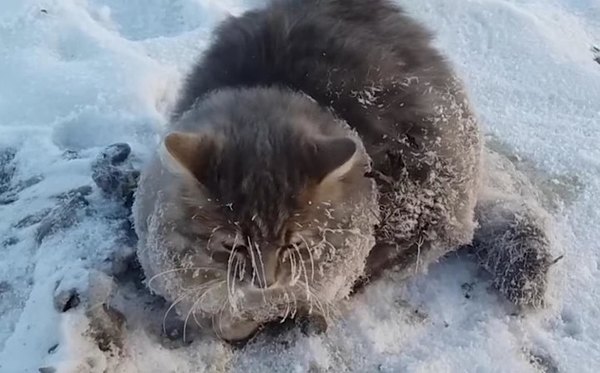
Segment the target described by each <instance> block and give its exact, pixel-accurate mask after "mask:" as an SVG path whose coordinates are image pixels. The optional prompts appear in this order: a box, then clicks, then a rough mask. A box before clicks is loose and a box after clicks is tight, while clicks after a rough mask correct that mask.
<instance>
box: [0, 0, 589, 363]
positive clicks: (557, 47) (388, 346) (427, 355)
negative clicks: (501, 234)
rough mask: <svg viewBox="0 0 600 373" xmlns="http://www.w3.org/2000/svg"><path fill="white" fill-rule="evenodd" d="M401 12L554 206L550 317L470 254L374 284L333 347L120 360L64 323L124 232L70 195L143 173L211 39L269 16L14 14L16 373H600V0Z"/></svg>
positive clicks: (1, 32)
mask: <svg viewBox="0 0 600 373" xmlns="http://www.w3.org/2000/svg"><path fill="white" fill-rule="evenodd" d="M399 2H400V3H401V4H402V5H404V6H405V7H406V9H407V10H408V11H409V12H410V13H411V14H413V15H414V16H415V17H417V18H418V19H420V20H422V21H423V22H424V23H426V24H427V25H428V26H429V27H430V28H431V29H432V30H434V31H435V32H436V35H437V45H438V46H439V47H440V48H441V49H442V50H444V51H445V52H446V53H447V55H448V56H449V57H450V59H451V60H452V62H453V63H454V64H455V66H456V68H457V70H458V71H459V72H460V74H461V76H463V77H464V79H465V81H466V83H467V85H468V87H469V90H470V91H471V93H472V99H473V102H474V106H475V107H476V109H477V111H478V112H479V114H480V117H481V120H482V125H483V126H484V127H485V131H486V134H487V137H488V139H489V141H490V143H491V144H493V146H494V147H496V148H497V149H500V150H501V151H503V152H505V153H509V154H510V155H511V158H512V159H513V160H514V162H515V163H516V164H517V165H518V167H520V168H521V169H523V170H525V171H526V172H528V173H529V174H530V177H531V178H532V179H534V180H535V182H536V185H537V186H538V187H539V188H540V189H541V190H543V193H544V195H545V196H547V197H548V198H549V199H551V200H552V203H550V205H551V212H552V213H553V215H554V216H555V219H556V220H557V225H556V228H555V233H556V235H557V236H558V237H561V242H562V245H563V246H562V251H563V252H564V253H565V260H563V261H561V262H560V263H559V264H558V265H559V266H560V267H561V270H560V271H557V272H563V273H565V274H566V275H565V276H564V277H560V276H558V277H557V278H559V280H558V285H557V288H556V289H559V290H560V291H558V292H556V293H553V294H554V295H553V297H554V298H553V302H552V305H551V306H550V307H549V308H548V309H547V310H543V311H539V312H536V313H531V314H527V315H524V316H523V315H516V314H515V313H514V312H513V310H511V307H510V306H509V305H508V304H507V303H506V301H504V300H503V299H501V298H500V297H499V296H498V295H497V293H495V292H494V291H489V290H488V286H489V284H488V283H487V280H486V278H485V276H483V275H482V274H481V273H479V272H478V270H477V268H476V266H475V265H474V264H472V263H471V262H469V261H468V260H467V259H466V258H463V257H460V256H458V255H456V256H451V257H450V258H447V259H445V260H444V261H442V262H441V263H439V264H436V265H434V266H433V267H431V268H430V270H429V272H428V273H427V274H424V275H419V276H417V277H416V278H414V279H412V280H410V281H408V282H406V283H404V284H397V283H394V282H393V281H383V282H380V283H378V284H375V285H373V286H372V287H371V289H370V290H369V291H368V293H367V294H365V295H361V296H358V297H357V298H355V299H353V300H351V301H350V302H349V304H348V305H346V308H347V309H348V310H347V312H345V313H344V314H343V315H342V316H341V319H340V320H339V321H338V322H337V323H336V325H333V326H332V327H331V328H330V330H329V332H328V333H327V334H326V335H312V334H310V335H309V336H306V335H303V334H302V333H301V332H299V331H292V332H291V333H292V335H291V336H290V335H289V333H288V336H287V337H278V338H276V340H275V341H273V340H268V338H258V339H257V340H256V341H254V342H253V343H251V344H250V345H248V346H246V348H245V349H243V350H236V349H232V348H231V347H230V346H228V345H223V344H220V343H217V342H213V341H203V340H196V341H195V342H193V343H192V344H191V345H189V346H185V347H179V348H175V347H173V346H171V347H168V346H165V345H163V344H160V343H158V342H156V338H155V336H153V335H152V334H151V333H148V332H147V331H146V330H144V329H143V328H134V327H132V326H130V325H129V326H128V327H127V330H126V332H125V337H124V341H123V348H122V349H121V351H120V353H118V354H116V355H114V354H113V355H111V353H110V352H103V351H101V350H100V349H99V347H98V346H97V344H96V343H94V342H93V340H94V339H93V338H91V337H90V336H89V335H88V334H89V333H86V330H87V329H88V328H87V326H88V323H89V321H88V318H87V317H86V315H85V314H84V311H83V310H82V309H81V308H82V307H73V309H71V310H69V311H67V312H64V313H60V312H58V311H57V310H56V306H55V294H57V293H60V292H61V290H67V291H68V290H69V289H70V288H78V287H80V288H81V287H85V286H86V282H87V278H88V272H89V271H90V270H91V269H92V268H97V267H99V266H100V267H101V266H102V264H103V263H105V262H106V259H107V258H109V257H111V255H113V253H114V252H115V251H118V250H119V247H120V245H122V243H121V241H119V237H115V232H116V231H118V227H119V224H121V223H122V219H120V218H119V217H118V216H115V215H117V213H118V211H119V209H118V207H117V206H116V204H115V203H113V202H110V201H108V200H107V199H105V197H104V196H102V194H101V193H100V192H99V191H98V190H97V188H96V187H94V189H93V190H92V191H91V193H90V194H89V195H88V192H89V191H87V190H85V189H83V190H80V194H85V195H86V196H85V198H83V197H77V196H75V198H74V197H73V195H71V196H70V197H69V196H64V195H61V193H64V192H67V191H70V190H72V189H74V188H78V187H81V186H86V185H94V184H93V182H92V180H91V170H90V167H91V164H92V162H93V161H94V160H95V159H96V157H97V155H98V154H99V153H100V152H101V151H102V150H103V149H104V148H105V147H106V146H107V145H109V144H112V143H116V142H127V143H129V144H130V145H131V146H132V148H133V153H134V154H135V155H136V157H137V158H138V160H140V161H143V160H144V158H145V157H147V156H148V154H149V153H150V152H151V151H153V149H154V148H155V144H156V141H157V137H156V134H157V133H158V132H159V131H160V129H161V126H163V125H164V124H165V118H166V114H167V113H168V110H169V105H170V104H171V103H172V102H173V99H174V95H175V94H176V92H177V87H178V85H179V83H180V81H181V78H182V76H183V74H184V73H185V71H186V70H187V69H188V68H189V67H190V64H191V63H192V61H193V60H194V58H196V56H197V55H198V54H199V53H200V52H201V51H202V49H203V48H205V47H206V45H207V43H208V42H209V40H210V31H211V29H212V27H214V26H215V24H216V23H217V22H218V21H219V20H221V19H222V18H223V17H224V16H226V15H227V14H229V13H233V14H238V13H240V12H242V11H243V10H244V9H247V8H248V7H251V6H252V5H254V4H256V3H260V1H258V0H254V1H244V0H237V1H236V0H172V1H164V0H2V5H1V6H0V8H1V9H2V10H1V11H0V372H2V373H20V372H37V371H38V369H39V368H42V367H46V368H47V369H45V370H41V371H42V372H46V373H48V372H52V371H53V370H52V369H51V367H53V368H55V371H56V372H72V371H73V372H104V371H106V372H126V373H129V372H157V373H159V372H201V371H223V370H228V369H230V370H231V371H244V372H267V371H285V372H287V371H296V372H308V371H310V372H319V371H332V372H336V371H344V370H350V371H357V372H376V371H381V372H404V371H405V372H532V371H536V370H537V371H545V372H596V371H598V370H599V369H600V229H599V228H598V227H599V226H600V146H599V145H598V144H599V143H600V63H599V62H596V61H594V58H595V55H596V57H598V56H600V51H596V52H594V51H593V50H592V49H593V45H598V44H600V2H599V1H598V0H420V1H408V0H399ZM253 3H254V4H253ZM598 47H599V48H600V45H598ZM2 165H4V166H2ZM10 175H12V176H11V177H9V176H10ZM9 179H10V180H9ZM86 201H87V203H86ZM69 203H70V204H71V205H69ZM56 206H59V207H58V209H59V210H60V209H63V210H60V211H57V207H56ZM65 206H67V207H65ZM68 206H71V207H72V209H71V207H68ZM50 209H54V210H52V212H50V211H51V210H50ZM65 209H66V210H65ZM61 212H63V213H65V214H66V215H68V217H66V218H65V217H64V216H63V217H60V218H61V219H62V220H61V219H58V218H55V217H56V216H57V215H60V213H61ZM25 218H26V219H25ZM53 219H54V220H53ZM57 219H58V220H57ZM57 221H58V223H57ZM44 224H46V227H47V228H48V227H50V229H46V231H44V230H43V229H41V228H40V226H43V225H44ZM60 225H63V226H65V227H63V228H62V229H53V228H61V227H60ZM40 231H42V232H45V233H46V234H40ZM42 236H43V237H42ZM38 241H41V244H38ZM99 291H102V289H100V290H99ZM67 293H68V292H67ZM82 301H85V300H82ZM73 302H74V301H73ZM73 302H71V303H73ZM61 306H64V304H62V305H61ZM71 306H75V304H71ZM67 308H68V307H67ZM128 321H129V320H128Z"/></svg>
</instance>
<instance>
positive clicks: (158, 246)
mask: <svg viewBox="0 0 600 373" xmlns="http://www.w3.org/2000/svg"><path fill="white" fill-rule="evenodd" d="M171 122H172V123H171V124H170V127H169V133H168V134H166V136H165V137H164V141H163V144H162V147H161V149H160V151H159V152H158V154H157V156H156V157H155V159H154V160H152V161H151V162H150V164H149V165H148V168H147V169H146V170H145V172H143V174H142V177H141V180H140V185H139V189H138V191H137V196H136V202H135V206H134V217H135V227H136V231H137V234H138V236H139V238H140V242H139V249H138V256H139V260H140V263H141V265H142V267H143V270H144V272H145V274H146V276H147V284H148V286H149V287H150V288H151V289H153V290H155V291H156V292H158V293H159V294H161V295H162V296H164V297H165V298H167V299H168V300H169V301H171V302H172V303H173V307H174V308H175V309H176V310H177V312H178V313H179V315H180V316H181V317H182V318H183V319H184V320H185V321H186V323H187V322H188V321H189V320H194V322H195V323H197V324H199V325H201V326H208V327H212V328H213V329H214V330H215V332H216V333H217V334H218V335H219V336H220V337H222V338H224V339H227V340H237V339H243V338H246V337H247V336H249V335H251V334H252V333H253V332H254V331H255V330H256V329H257V328H258V327H260V325H262V324H264V323H266V322H269V321H272V320H280V319H286V318H291V317H294V316H296V315H298V314H305V313H313V314H315V313H316V314H320V315H323V316H325V317H327V316H328V312H329V310H330V309H331V308H333V307H335V304H336V302H339V301H340V300H342V299H344V298H346V297H347V296H349V294H351V292H352V290H353V288H354V287H357V286H360V285H364V284H365V283H366V282H367V281H369V280H372V279H373V278H375V277H377V276H379V275H380V274H381V273H382V272H383V271H384V270H386V269H394V270H396V271H397V272H398V273H400V274H401V275H409V274H412V273H414V272H415V270H418V269H424V268H426V266H427V265H428V264H430V263H432V262H434V261H436V260H437V259H439V258H440V257H441V256H443V255H444V254H446V253H448V252H449V251H451V250H454V249H456V248H458V247H460V246H463V245H468V244H471V243H472V242H473V243H474V250H475V251H476V253H477V254H478V256H479V257H480V259H481V263H482V264H483V265H484V267H485V268H487V269H489V270H490V271H491V272H492V274H493V275H494V276H495V283H496V284H497V286H498V287H499V289H500V290H501V291H502V292H503V293H504V294H505V295H507V296H508V297H509V298H510V299H511V300H512V301H513V302H515V303H517V304H521V305H534V306H535V305H539V304H540V303H541V301H542V300H543V294H544V291H545V275H546V270H547V268H548V266H549V264H550V262H551V258H550V255H549V253H548V252H547V246H548V240H547V238H546V237H545V233H544V230H543V229H541V228H540V229H537V230H535V232H533V231H532V230H531V229H529V228H530V227H531V226H532V225H533V226H536V224H537V220H536V219H535V218H532V219H527V218H526V216H525V217H524V218H523V215H522V214H519V213H518V212H515V211H513V210H507V211H504V213H503V215H502V217H503V219H501V220H497V219H496V220H493V221H492V220H489V221H488V222H487V225H482V227H481V228H480V229H479V232H481V234H480V235H477V234H476V236H475V240H473V238H474V232H475V227H476V223H475V211H476V203H477V200H478V192H479V189H480V179H481V175H480V174H481V160H480V158H481V153H482V141H481V137H480V133H479V129H478V125H477V121H476V118H475V117H474V115H473V112H472V110H471V108H470V106H469V102H468V100H467V97H466V96H465V93H464V91H463V87H462V85H461V82H460V81H459V79H457V77H456V76H455V74H454V73H453V71H452V70H451V68H450V67H449V65H448V64H447V63H446V62H445V60H444V58H442V57H441V56H440V54H439V53H438V52H437V51H436V50H434V49H433V48H432V47H431V46H430V36H429V34H428V33H427V32H426V31H425V30H424V29H423V28H422V27H421V26H420V25H418V24H417V23H415V22H414V21H413V20H411V19H410V18H408V17H407V16H406V15H405V14H404V13H403V12H402V11H401V10H400V9H398V8H397V7H396V6H395V5H392V4H391V3H390V2H389V1H385V0H275V1H272V2H271V3H270V4H269V5H268V6H267V7H266V8H265V9H263V10H256V11H250V12H247V13H245V14H244V15H242V16H241V17H238V18H229V19H228V20H226V21H225V22H224V23H223V24H222V25H221V26H220V27H219V28H218V30H217V31H216V34H215V40H214V42H213V44H212V46H211V47H210V48H208V50H207V51H206V52H205V54H204V56H203V57H202V59H201V60H200V61H199V63H198V64H197V65H196V66H195V67H194V68H193V70H192V72H191V74H190V75H189V77H188V79H187V82H186V84H185V85H184V88H183V90H182V92H181V96H180V98H179V101H178V103H177V107H176V109H175V112H174V115H173V117H172V121H171ZM500 205H502V204H499V203H496V204H494V203H486V205H485V206H483V205H481V206H482V209H478V214H482V215H481V216H482V217H479V220H480V221H482V222H485V221H486V219H485V218H483V217H485V216H487V215H486V214H487V212H486V211H487V210H491V212H490V213H493V211H494V210H495V209H496V207H494V206H500ZM501 207H502V208H504V207H505V206H504V205H502V206H501ZM517 217H519V218H517ZM528 227H529V228H528ZM526 228H527V229H526ZM511 229H512V231H511ZM509 231H510V232H513V233H512V234H508V235H507V234H504V235H503V232H509ZM524 232H525V233H524ZM530 233H531V234H534V235H535V239H530V238H528V237H530V236H531V234H530ZM498 235H502V237H503V239H504V241H502V240H496V239H497V236H498ZM496 241H497V242H498V243H502V245H504V246H507V245H508V246H510V247H511V248H513V251H512V252H511V253H512V254H515V255H519V253H520V252H527V253H528V254H527V255H526V258H527V259H526V261H525V262H523V263H521V264H519V265H518V266H517V267H515V266H514V261H513V260H511V259H510V258H507V256H510V255H512V254H510V255H508V254H506V253H504V251H503V247H504V246H502V245H494V242H496ZM505 241H506V242H505ZM507 276H510V278H507Z"/></svg>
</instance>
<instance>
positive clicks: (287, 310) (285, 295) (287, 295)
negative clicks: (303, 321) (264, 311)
mask: <svg viewBox="0 0 600 373" xmlns="http://www.w3.org/2000/svg"><path fill="white" fill-rule="evenodd" d="M283 300H284V301H285V306H286V309H285V314H284V315H283V319H281V323H282V324H283V323H284V322H285V320H287V317H288V315H289V314H290V296H289V294H288V291H287V290H284V291H283Z"/></svg>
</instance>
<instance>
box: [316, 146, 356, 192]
mask: <svg viewBox="0 0 600 373" xmlns="http://www.w3.org/2000/svg"><path fill="white" fill-rule="evenodd" d="M357 150H358V149H357V145H356V142H354V140H352V139H350V138H347V137H340V138H334V139H325V140H319V141H317V144H316V147H315V158H314V159H313V161H314V171H313V172H314V173H315V174H314V175H315V177H316V178H317V180H318V181H320V182H321V183H322V182H327V181H336V180H339V179H342V178H343V177H344V176H346V175H347V174H348V173H349V172H350V170H352V168H353V166H354V164H355V163H356V160H357V158H358V154H357Z"/></svg>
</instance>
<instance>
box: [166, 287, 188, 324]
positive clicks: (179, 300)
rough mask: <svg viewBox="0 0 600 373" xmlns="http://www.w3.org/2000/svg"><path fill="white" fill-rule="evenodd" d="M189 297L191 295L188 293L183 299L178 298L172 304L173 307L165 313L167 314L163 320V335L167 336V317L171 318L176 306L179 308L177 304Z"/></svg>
mask: <svg viewBox="0 0 600 373" xmlns="http://www.w3.org/2000/svg"><path fill="white" fill-rule="evenodd" d="M189 296H190V293H189V292H186V293H185V294H183V295H182V296H181V297H179V298H177V299H176V300H175V301H174V302H173V303H171V306H170V307H169V308H168V309H167V311H166V312H165V314H164V316H163V320H162V327H163V333H164V334H165V335H167V317H168V316H169V313H171V311H172V310H173V308H175V306H177V304H179V303H180V302H182V301H183V300H184V299H185V298H187V297H189Z"/></svg>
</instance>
